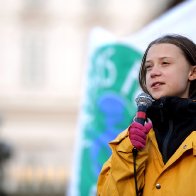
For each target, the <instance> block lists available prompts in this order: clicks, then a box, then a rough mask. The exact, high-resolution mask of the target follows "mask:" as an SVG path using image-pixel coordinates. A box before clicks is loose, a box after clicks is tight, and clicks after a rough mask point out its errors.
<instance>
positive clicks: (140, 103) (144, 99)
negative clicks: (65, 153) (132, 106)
mask: <svg viewBox="0 0 196 196" xmlns="http://www.w3.org/2000/svg"><path fill="white" fill-rule="evenodd" d="M135 101H136V103H137V113H136V117H135V119H134V120H135V121H136V122H138V123H140V124H142V125H144V124H145V121H146V111H147V109H148V107H150V106H151V105H152V102H153V101H154V99H153V98H152V97H151V96H150V95H149V94H147V93H144V92H142V93H141V94H139V95H138V96H137V98H136V99H135Z"/></svg>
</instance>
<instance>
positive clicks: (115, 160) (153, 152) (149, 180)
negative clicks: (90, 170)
mask: <svg viewBox="0 0 196 196" xmlns="http://www.w3.org/2000/svg"><path fill="white" fill-rule="evenodd" d="M110 147H111V149H112V156H111V157H110V158H109V159H108V161H107V162H106V163H105V164H104V166H103V168H102V171H101V173H100V176H99V178H98V184H97V195H98V196H135V195H136V193H135V182H134V175H133V173H134V172H133V156H132V149H133V146H132V144H131V142H130V139H129V137H128V130H125V131H124V132H122V133H121V134H120V135H119V136H118V137H117V138H116V139H115V140H114V141H112V142H110ZM136 163H137V183H138V189H139V190H141V189H143V194H142V195H143V196H196V130H195V131H193V132H192V133H191V134H190V135H189V136H188V137H187V138H186V139H185V140H184V141H183V143H182V144H181V145H180V146H179V148H178V149H177V150H176V152H175V153H174V154H173V155H172V156H171V158H170V159H169V160H168V161H167V163H166V164H164V163H163V161H162V156H161V153H160V151H159V149H158V144H157V142H156V138H155V134H154V131H153V130H151V131H150V132H149V134H148V139H147V145H146V147H145V148H144V149H143V150H141V151H139V152H138V155H137V160H136Z"/></svg>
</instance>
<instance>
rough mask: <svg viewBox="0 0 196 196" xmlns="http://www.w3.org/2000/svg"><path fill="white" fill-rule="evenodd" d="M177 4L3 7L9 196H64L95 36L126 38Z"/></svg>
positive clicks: (76, 2) (25, 2) (93, 0)
mask: <svg viewBox="0 0 196 196" xmlns="http://www.w3.org/2000/svg"><path fill="white" fill-rule="evenodd" d="M178 2H180V1H169V0H167V1H156V0H150V1H145V0H139V1H133V0H131V1H126V0H123V1H117V0H108V1H104V0H83V1H82V0H73V1H65V0H47V1H46V0H17V1H15V0H6V1H3V0H0V113H1V121H0V122H1V124H0V139H2V140H4V141H5V142H7V143H9V144H10V145H11V146H12V147H13V156H12V158H11V160H10V161H9V162H8V163H7V165H6V169H5V173H6V178H5V182H4V183H5V186H4V187H5V189H6V190H7V192H8V193H9V194H15V193H16V192H18V193H20V195H22V193H24V195H27V192H28V191H30V190H31V191H32V192H33V191H34V192H35V193H36V192H37V193H39V192H40V191H43V192H44V191H46V192H47V191H48V192H49V193H51V194H52V195H55V193H56V194H59V195H60V194H61V195H63V194H64V190H65V187H66V180H67V179H68V178H69V175H70V169H71V161H72V157H73V153H74V142H75V139H74V138H75V137H77V131H76V125H77V114H78V111H79V106H80V98H81V92H82V90H83V85H82V84H83V76H84V73H85V70H86V65H87V53H88V35H89V32H90V30H91V29H92V28H93V27H94V26H102V27H104V28H106V29H108V30H109V31H111V32H112V33H114V34H115V35H116V36H117V37H118V36H128V35H130V34H131V33H133V32H135V31H137V30H139V29H141V28H142V27H143V26H144V25H145V24H147V23H148V22H150V21H151V20H153V19H154V18H156V17H157V16H159V15H160V14H161V13H163V12H164V11H165V10H167V9H168V8H169V7H171V6H173V5H174V4H175V3H178ZM49 193H48V195H49Z"/></svg>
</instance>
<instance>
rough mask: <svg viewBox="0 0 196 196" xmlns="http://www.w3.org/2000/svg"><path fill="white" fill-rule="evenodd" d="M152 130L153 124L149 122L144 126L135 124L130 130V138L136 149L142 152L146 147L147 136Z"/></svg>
mask: <svg viewBox="0 0 196 196" xmlns="http://www.w3.org/2000/svg"><path fill="white" fill-rule="evenodd" d="M151 128H152V122H151V121H149V122H147V123H145V125H144V126H143V125H142V124H140V123H138V122H133V123H132V124H131V126H130V127H129V128H128V130H129V138H130V140H131V143H132V144H133V146H134V147H136V148H137V149H138V150H141V149H142V148H144V146H145V145H146V136H147V134H148V132H149V131H150V129H151Z"/></svg>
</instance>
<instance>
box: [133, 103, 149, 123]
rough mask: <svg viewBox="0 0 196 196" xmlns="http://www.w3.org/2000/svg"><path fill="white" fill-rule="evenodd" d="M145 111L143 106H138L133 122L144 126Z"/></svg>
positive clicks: (145, 108)
mask: <svg viewBox="0 0 196 196" xmlns="http://www.w3.org/2000/svg"><path fill="white" fill-rule="evenodd" d="M146 111H147V107H146V106H145V105H141V106H138V111H137V113H136V118H135V121H136V122H138V123H140V124H142V125H144V124H145V121H146Z"/></svg>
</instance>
